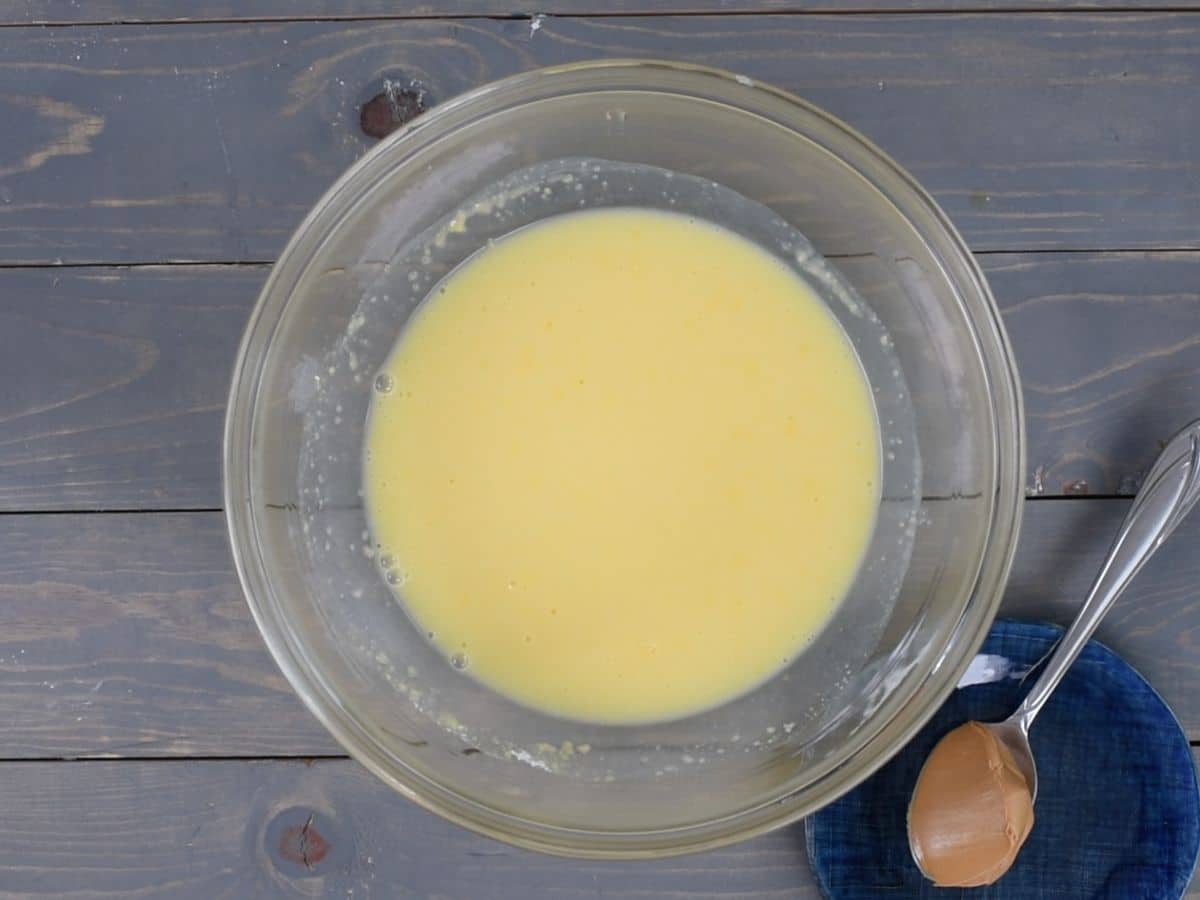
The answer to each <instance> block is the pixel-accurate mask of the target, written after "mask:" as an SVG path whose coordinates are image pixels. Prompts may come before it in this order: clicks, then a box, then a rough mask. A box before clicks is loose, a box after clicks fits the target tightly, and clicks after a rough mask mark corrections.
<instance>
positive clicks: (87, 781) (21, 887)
mask: <svg viewBox="0 0 1200 900" xmlns="http://www.w3.org/2000/svg"><path fill="white" fill-rule="evenodd" d="M0 803H3V805H4V809H5V816H4V818H3V820H2V821H0V873H2V874H0V894H3V896H5V897H55V898H60V897H61V898H71V900H101V898H114V900H116V898H120V900H125V898H129V897H139V898H154V897H163V898H171V900H177V898H196V900H218V898H229V900H256V898H264V900H265V898H271V900H274V898H280V897H326V898H339V900H345V898H368V897H377V898H439V900H451V898H454V900H459V898H461V900H500V898H528V900H534V898H538V900H541V898H546V900H580V898H584V897H605V896H618V895H619V896H622V897H646V898H649V897H661V898H664V900H667V898H671V900H685V898H698V900H704V898H708V900H718V898H721V900H728V898H733V897H738V898H747V900H783V898H792V900H817V898H819V897H820V893H819V891H818V890H817V888H816V885H815V884H814V882H813V880H812V876H811V875H810V873H809V869H808V863H807V858H806V855H805V850H804V833H803V826H794V827H791V828H788V829H784V830H781V831H778V832H776V833H774V834H770V835H766V836H764V837H761V838H758V839H756V840H752V841H749V842H746V843H742V844H739V845H736V846H733V847H728V848H725V849H722V850H717V851H713V852H710V853H705V854H700V855H696V856H691V857H687V858H683V859H672V860H664V861H661V862H615V863H614V862H610V863H598V862H585V861H581V860H567V859H557V858H553V857H549V856H542V855H538V854H534V853H529V852H526V851H521V850H516V849H514V848H511V847H508V846H506V845H503V844H500V843H497V842H495V841H490V840H488V839H486V838H482V837H476V836H474V835H472V834H470V833H469V832H467V831H465V830H463V829H461V828H458V827H457V826H454V825H451V824H449V823H446V822H443V821H442V820H441V819H439V818H437V817H436V816H434V815H433V814H432V813H428V812H425V811H424V810H422V809H419V808H418V807H417V806H416V805H415V804H413V803H410V802H409V801H407V800H405V799H403V798H402V797H400V796H399V795H397V794H393V793H392V792H391V791H389V790H388V789H386V788H385V787H383V785H382V784H380V783H378V782H377V781H376V780H375V779H374V778H373V777H372V776H371V775H369V774H367V772H366V771H365V770H363V769H362V768H360V767H359V766H358V765H357V764H355V763H352V762H350V761H347V760H328V761H317V762H316V763H314V764H312V765H306V764H305V763H303V762H298V761H297V762H284V761H270V762H266V761H264V762H237V761H233V762H231V761H222V762H216V761H212V762H205V761H176V762H169V763H165V762H122V763H112V762H108V763H106V762H87V763H74V764H63V763H8V764H5V765H3V766H0ZM310 816H312V820H311V823H309V817H310ZM306 823H309V824H308V832H307V839H308V846H307V848H301V847H299V846H298V844H299V841H298V839H297V838H298V835H299V833H300V831H301V830H302V829H303V828H304V826H305V824H306ZM302 849H306V850H307V858H308V862H309V864H308V865H307V866H306V865H305V864H304V859H305V856H304V854H303V853H302V852H301V851H302Z"/></svg>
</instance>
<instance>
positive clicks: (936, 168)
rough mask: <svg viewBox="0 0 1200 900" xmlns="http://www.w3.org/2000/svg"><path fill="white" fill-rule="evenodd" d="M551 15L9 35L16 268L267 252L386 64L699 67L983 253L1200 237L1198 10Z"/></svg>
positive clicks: (1183, 243)
mask: <svg viewBox="0 0 1200 900" xmlns="http://www.w3.org/2000/svg"><path fill="white" fill-rule="evenodd" d="M89 8H90V7H89ZM532 24H533V23H531V21H530V20H529V19H459V20H419V19H418V20H393V21H369V22H326V21H316V22H301V23H291V24H264V23H249V24H238V23H220V24H208V25H179V26H172V27H161V26H115V27H113V26H110V27H102V26H95V27H92V26H81V27H72V28H48V29H47V28H11V29H7V30H6V31H5V40H4V41H3V42H0V126H2V127H3V129H4V133H5V134H6V135H9V136H10V137H9V139H8V140H7V141H6V142H5V148H4V150H3V151H2V152H0V263H18V262H20V263H37V262H52V261H54V260H56V259H59V260H63V261H66V262H75V263H81V262H101V263H115V262H159V261H167V260H174V261H187V260H200V261H214V260H215V261H247V260H269V259H271V258H273V257H274V255H275V254H276V253H277V252H278V251H279V249H280V247H281V246H282V244H283V242H284V240H285V239H286V237H287V235H288V234H289V233H290V231H291V230H292V228H293V227H294V226H295V225H296V224H297V223H298V222H299V221H300V219H301V217H302V216H303V214H304V212H305V211H306V210H307V209H308V208H309V207H310V205H311V204H312V203H313V202H314V201H315V200H316V199H317V197H318V195H319V194H320V193H321V191H322V190H323V189H324V188H325V187H327V186H328V185H329V184H330V183H331V182H332V181H333V179H334V178H335V177H336V176H337V175H338V174H339V173H340V172H341V171H343V170H344V168H345V167H346V166H347V165H348V164H349V163H350V162H351V161H353V160H354V159H355V158H357V157H358V156H359V155H361V154H362V153H363V151H364V150H365V149H367V147H368V146H369V145H370V141H369V139H368V138H366V137H365V136H364V135H362V134H361V133H360V132H359V130H358V107H359V105H360V104H361V103H362V102H363V101H364V100H366V99H368V98H369V97H370V96H371V94H372V90H373V87H374V86H377V85H378V84H379V80H380V78H381V77H382V76H384V75H385V74H391V75H395V76H397V77H402V78H415V79H417V80H419V81H420V82H421V83H422V84H423V85H425V86H426V88H427V89H428V93H429V96H430V97H431V99H432V100H433V101H440V100H444V99H446V98H448V97H451V96H453V95H455V94H457V93H459V92H461V91H463V90H465V89H467V88H470V87H473V86H476V85H479V84H481V83H483V82H486V81H488V80H490V79H493V78H497V77H500V76H503V75H508V74H512V73H514V72H518V71H522V70H527V69H530V68H533V67H536V66H539V65H546V64H552V63H563V62H568V61H572V60H581V59H592V58H595V57H606V56H607V57H611V56H635V57H646V56H651V57H664V58H676V59H682V60H691V61H694V62H703V63H707V64H710V65H716V66H721V67H724V68H728V69H732V70H736V71H738V72H742V73H745V74H746V75H749V76H751V77H754V78H759V79H762V80H764V81H767V82H770V83H774V84H778V85H780V86H782V87H784V88H787V89H790V90H793V91H796V92H798V93H801V94H803V95H804V96H806V97H807V98H809V99H810V100H812V101H814V102H816V103H817V104H819V105H821V106H823V107H825V108H826V109H828V110H830V111H831V112H833V113H834V114H836V115H838V116H840V117H842V118H844V119H845V120H846V121H848V122H849V123H850V124H852V125H854V126H856V127H858V128H860V129H861V130H862V131H863V132H865V133H866V134H867V135H868V136H869V137H871V138H873V139H875V140H877V141H878V142H879V143H880V144H881V145H882V146H883V147H884V148H885V149H886V150H887V151H888V152H890V153H891V154H893V155H894V156H895V157H896V158H897V159H898V161H899V162H900V163H901V164H903V165H905V166H906V167H908V168H909V169H910V170H911V171H912V172H913V173H914V174H915V175H916V176H917V177H918V178H919V179H920V180H921V181H922V182H923V183H924V184H925V185H926V186H927V187H929V188H930V189H931V190H932V191H933V193H934V194H935V195H936V196H937V198H938V199H939V200H940V201H941V202H942V204H944V206H945V207H946V209H947V211H948V212H949V213H950V214H951V216H952V218H954V220H955V221H956V223H957V224H958V225H959V227H960V228H961V229H962V230H963V232H964V233H965V235H966V236H967V238H968V240H969V241H970V243H971V244H972V246H973V247H974V248H975V249H978V250H1028V249H1034V248H1048V249H1125V248H1160V249H1164V248H1188V247H1194V246H1195V245H1196V243H1197V241H1196V234H1197V229H1198V227H1200V177H1198V174H1200V161H1197V159H1196V156H1195V154H1194V153H1193V152H1192V151H1193V148H1194V146H1195V143H1196V137H1197V134H1200V107H1197V105H1196V104H1195V103H1193V102H1192V100H1193V99H1194V96H1195V94H1196V91H1197V89H1198V87H1200V50H1198V49H1197V48H1200V18H1198V17H1195V16H1191V15H1187V14H1173V13H1147V14H1130V13H1113V14H1064V15H1053V14H1013V15H986V14H984V15H880V16H872V15H854V16H821V15H801V16H788V15H780V16H745V15H736V16H677V17H670V16H666V17H660V16H651V17H598V18H571V17H550V18H547V19H545V20H544V21H540V22H539V25H540V27H538V28H537V29H534V28H533V27H532ZM134 146H136V147H138V148H151V147H152V148H153V152H152V153H151V152H141V151H140V150H139V152H131V147H134Z"/></svg>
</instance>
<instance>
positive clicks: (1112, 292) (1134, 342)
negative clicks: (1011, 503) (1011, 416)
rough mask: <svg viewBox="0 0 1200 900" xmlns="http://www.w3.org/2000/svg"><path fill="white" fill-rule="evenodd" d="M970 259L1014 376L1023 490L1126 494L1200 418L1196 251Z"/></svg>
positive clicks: (1199, 309) (1199, 295) (1198, 259)
mask: <svg viewBox="0 0 1200 900" xmlns="http://www.w3.org/2000/svg"><path fill="white" fill-rule="evenodd" d="M981 262H982V263H983V267H984V270H985V272H986V273H987V277H988V280H989V282H990V283H991V286H992V290H993V293H994V294H995V296H996V300H997V302H998V303H999V305H1000V308H1001V311H1002V313H1003V316H1004V324H1005V326H1006V328H1007V329H1008V333H1009V336H1010V338H1011V339H1012V344H1013V348H1014V352H1015V354H1016V358H1017V365H1018V369H1019V371H1020V373H1021V382H1022V389H1023V393H1024V397H1025V414H1026V430H1027V435H1028V440H1029V446H1028V468H1029V475H1028V482H1027V487H1028V491H1029V493H1030V494H1037V495H1060V496H1061V495H1068V496H1070V495H1080V494H1120V495H1125V496H1129V495H1132V494H1133V493H1134V492H1135V491H1136V490H1137V488H1138V487H1139V486H1140V485H1141V481H1142V476H1143V474H1144V473H1145V471H1146V469H1147V468H1148V467H1149V466H1150V465H1151V463H1153V461H1154V458H1155V457H1156V456H1157V454H1158V451H1159V448H1160V447H1161V446H1162V442H1164V441H1166V440H1167V439H1169V438H1170V437H1171V435H1172V434H1174V433H1175V431H1177V430H1178V429H1179V428H1181V427H1182V426H1183V425H1184V424H1185V423H1187V422H1189V421H1191V420H1192V419H1194V418H1196V417H1197V416H1200V254H1196V253H1081V254H1024V255H1010V254H998V255H994V256H993V255H988V256H985V257H983V258H982V259H981Z"/></svg>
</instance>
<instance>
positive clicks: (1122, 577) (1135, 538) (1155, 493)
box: [1009, 420, 1200, 734]
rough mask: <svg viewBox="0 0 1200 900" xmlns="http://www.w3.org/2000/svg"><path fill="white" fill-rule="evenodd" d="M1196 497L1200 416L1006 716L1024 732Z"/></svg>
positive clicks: (1147, 489) (1141, 494) (1146, 487)
mask: <svg viewBox="0 0 1200 900" xmlns="http://www.w3.org/2000/svg"><path fill="white" fill-rule="evenodd" d="M1197 499H1200V420H1197V421H1195V422H1192V423H1191V424H1190V425H1188V426H1187V427H1185V428H1184V429H1183V430H1182V431H1180V432H1179V433H1178V434H1177V435H1175V437H1173V438H1171V440H1170V441H1169V442H1168V443H1167V446H1166V447H1165V448H1164V449H1163V451H1162V453H1161V454H1159V457H1158V459H1157V460H1156V461H1155V463H1154V466H1153V467H1152V468H1151V469H1150V473H1149V474H1148V475H1147V476H1146V481H1145V483H1144V484H1143V485H1142V489H1141V490H1140V491H1138V494H1137V496H1136V497H1135V498H1134V500H1133V505H1132V506H1131V507H1130V508H1129V513H1128V515H1126V516H1125V521H1124V522H1122V523H1121V530H1120V531H1118V532H1117V537H1116V539H1115V540H1114V541H1113V544H1112V547H1111V548H1110V549H1109V551H1108V557H1107V558H1106V559H1105V560H1104V565H1103V566H1102V567H1101V568H1100V573H1099V574H1098V575H1097V576H1096V580H1095V582H1094V583H1093V584H1092V589H1091V590H1090V591H1089V592H1088V596H1087V600H1085V601H1084V603H1083V606H1082V607H1081V608H1080V610H1079V614H1078V615H1077V616H1076V617H1075V621H1074V622H1072V623H1071V627H1070V628H1069V629H1067V633H1066V634H1064V635H1063V637H1062V640H1060V641H1059V643H1058V646H1057V647H1055V648H1054V652H1053V654H1052V655H1051V657H1050V660H1049V662H1048V663H1047V664H1046V668H1045V670H1044V671H1043V672H1042V674H1041V675H1040V676H1039V677H1038V680H1037V682H1036V683H1035V684H1034V685H1033V689H1032V690H1030V692H1029V694H1028V695H1027V696H1026V697H1025V700H1024V702H1022V703H1021V705H1020V706H1019V707H1018V708H1017V711H1016V712H1014V713H1013V714H1012V716H1011V717H1010V718H1009V721H1010V722H1013V723H1015V724H1016V725H1017V726H1019V727H1020V729H1021V731H1023V732H1024V733H1026V734H1028V733H1029V726H1030V725H1032V724H1033V720H1034V719H1035V718H1036V717H1037V714H1038V713H1039V712H1040V711H1041V709H1042V706H1043V705H1045V703H1046V701H1047V700H1048V699H1049V698H1050V694H1051V693H1052V692H1053V691H1054V689H1055V688H1056V687H1057V686H1058V683H1059V682H1060V681H1061V680H1062V677H1063V675H1065V674H1066V672H1067V669H1068V668H1070V666H1071V663H1073V662H1074V661H1075V657H1077V656H1078V655H1079V653H1080V651H1081V650H1083V647H1084V645H1085V644H1086V643H1087V641H1088V638H1090V637H1091V636H1092V632H1094V631H1095V630H1096V626H1097V625H1099V624H1100V620H1101V619H1103V618H1104V615H1105V613H1107V612H1108V611H1109V609H1110V608H1111V607H1112V605H1113V603H1114V602H1116V599H1117V598H1118V597H1119V596H1121V592H1122V591H1124V590H1125V588H1126V586H1127V585H1128V584H1129V582H1130V581H1132V580H1133V577H1134V576H1135V575H1137V573H1138V571H1139V570H1140V569H1141V568H1142V566H1143V565H1145V563H1146V560H1148V559H1149V558H1150V557H1151V556H1153V555H1154V551H1155V550H1157V549H1158V548H1159V547H1160V546H1162V543H1163V541H1165V540H1166V539H1167V537H1168V536H1169V535H1170V534H1171V532H1172V531H1174V530H1175V527H1176V526H1177V525H1178V524H1179V523H1180V522H1181V521H1182V520H1183V517H1184V516H1186V515H1187V514H1188V511H1189V510H1191V508H1192V507H1193V506H1194V505H1195V503H1196V501H1197Z"/></svg>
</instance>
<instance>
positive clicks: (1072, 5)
mask: <svg viewBox="0 0 1200 900" xmlns="http://www.w3.org/2000/svg"><path fill="white" fill-rule="evenodd" d="M1196 8H1197V3H1196V2H1195V0H1165V2H1164V0H608V2H600V0H540V2H539V0H433V2H412V0H408V2H404V3H396V2H390V0H351V2H342V0H238V2H234V0H205V2H204V3H203V4H198V3H194V2H191V0H86V2H79V0H72V2H63V0H6V2H4V3H0V24H10V25H71V24H121V23H125V24H128V23H160V24H173V23H188V22H212V21H222V22H229V21H272V20H284V21H298V20H305V19H324V20H330V19H332V20H339V19H340V20H347V19H360V18H378V19H419V18H437V17H448V16H533V15H539V14H540V15H577V16H578V15H614V14H621V13H626V14H630V13H633V14H655V15H663V14H667V13H708V14H714V13H739V14H743V15H744V14H747V13H779V12H886V11H909V12H913V11H936V12H946V11H951V10H957V11H965V12H972V11H978V10H981V9H986V10H993V11H1002V10H1013V11H1028V10H1045V11H1053V12H1063V11H1067V10H1097V9H1100V10H1102V9H1196Z"/></svg>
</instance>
